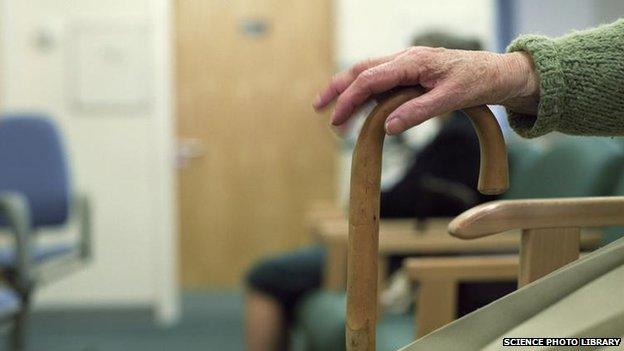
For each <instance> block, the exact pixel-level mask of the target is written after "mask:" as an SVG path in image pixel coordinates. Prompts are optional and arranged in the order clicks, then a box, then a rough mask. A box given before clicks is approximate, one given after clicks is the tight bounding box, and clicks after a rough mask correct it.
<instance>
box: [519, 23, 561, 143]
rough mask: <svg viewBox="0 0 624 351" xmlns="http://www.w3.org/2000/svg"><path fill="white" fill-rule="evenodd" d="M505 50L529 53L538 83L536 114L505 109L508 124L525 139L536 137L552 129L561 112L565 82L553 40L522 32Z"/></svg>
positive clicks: (554, 127)
mask: <svg viewBox="0 0 624 351" xmlns="http://www.w3.org/2000/svg"><path fill="white" fill-rule="evenodd" d="M507 51H508V52H513V51H525V52H527V53H529V54H530V55H531V56H532V58H533V62H534V64H535V69H536V71H537V74H538V76H539V82H540V102H539V106H538V111H537V116H531V115H525V114H518V113H514V112H513V111H509V110H508V111H507V113H508V116H509V117H508V118H509V125H510V126H511V128H512V129H513V130H514V131H515V132H516V133H518V134H520V135H521V136H523V137H525V138H534V137H538V136H540V135H544V134H546V133H549V132H552V131H553V130H556V129H557V126H558V125H559V123H560V121H561V118H562V115H563V112H564V111H563V109H564V107H565V101H564V97H565V89H566V82H565V78H564V74H563V69H562V66H561V62H560V59H559V54H558V51H557V47H556V45H555V42H554V41H553V40H552V39H549V38H547V37H544V36H539V35H525V36H521V37H519V38H518V39H516V40H514V41H513V42H512V43H511V44H510V45H509V47H508V48H507Z"/></svg>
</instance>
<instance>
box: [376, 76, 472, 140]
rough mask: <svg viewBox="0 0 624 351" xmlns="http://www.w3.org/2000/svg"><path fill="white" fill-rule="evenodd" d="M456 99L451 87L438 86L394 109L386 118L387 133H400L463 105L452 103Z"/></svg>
mask: <svg viewBox="0 0 624 351" xmlns="http://www.w3.org/2000/svg"><path fill="white" fill-rule="evenodd" d="M456 100H457V99H454V98H453V97H452V96H451V94H450V90H449V89H446V88H445V87H443V86H440V87H436V88H435V89H433V90H430V91H428V92H427V93H425V94H423V95H421V96H419V97H417V98H415V99H412V100H410V101H408V102H406V103H404V104H403V105H401V106H399V107H398V108H397V109H396V110H394V112H392V113H391V114H390V116H388V119H387V120H386V133H387V134H389V135H394V134H399V133H402V132H404V131H406V130H408V129H409V128H412V127H414V126H417V125H419V124H421V123H422V122H424V121H426V120H428V119H430V118H432V117H435V116H440V115H443V114H446V113H448V112H451V111H454V110H456V109H458V108H460V107H461V106H460V104H457V103H452V102H454V101H456Z"/></svg>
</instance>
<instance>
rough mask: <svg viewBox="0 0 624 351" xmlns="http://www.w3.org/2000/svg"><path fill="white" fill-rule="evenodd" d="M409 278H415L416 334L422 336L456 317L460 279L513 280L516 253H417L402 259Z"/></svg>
mask: <svg viewBox="0 0 624 351" xmlns="http://www.w3.org/2000/svg"><path fill="white" fill-rule="evenodd" d="M403 266H404V267H405V269H406V271H407V274H408V276H409V278H410V279H412V280H415V281H418V283H419V284H420V285H419V290H418V295H417V296H416V300H417V301H418V307H417V308H416V309H415V313H416V319H415V322H416V335H417V337H421V336H424V335H427V334H429V333H430V332H432V331H434V330H436V329H438V328H440V327H442V326H444V325H446V324H448V323H450V322H452V321H454V320H455V319H456V318H457V289H458V284H459V282H461V281H501V280H513V279H515V278H516V277H517V276H518V267H519V259H518V256H517V255H497V256H462V257H419V258H409V259H406V260H405V261H404V262H403Z"/></svg>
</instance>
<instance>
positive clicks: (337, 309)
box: [296, 290, 415, 351]
mask: <svg viewBox="0 0 624 351" xmlns="http://www.w3.org/2000/svg"><path fill="white" fill-rule="evenodd" d="M345 310H346V296H345V294H344V293H341V292H330V291H324V290H320V291H318V292H315V293H312V294H309V295H308V296H306V297H305V298H304V299H303V300H302V301H301V303H299V306H298V308H297V311H296V323H297V326H296V329H298V333H297V334H298V335H299V336H300V337H302V338H303V340H300V344H303V345H304V346H303V347H304V350H306V351H344V350H345V328H344V324H345ZM414 339H415V337H414V314H413V313H405V314H385V315H383V316H382V317H381V318H380V320H379V321H378V323H377V350H378V351H394V350H397V349H398V348H400V347H402V346H405V345H407V344H409V343H410V342H412V341H414Z"/></svg>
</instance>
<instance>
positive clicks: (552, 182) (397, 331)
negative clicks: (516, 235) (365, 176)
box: [296, 136, 624, 351]
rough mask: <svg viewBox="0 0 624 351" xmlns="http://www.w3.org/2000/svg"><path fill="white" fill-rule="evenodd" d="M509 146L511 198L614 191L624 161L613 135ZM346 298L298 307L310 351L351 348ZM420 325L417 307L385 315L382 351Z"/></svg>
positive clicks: (313, 297) (331, 295)
mask: <svg viewBox="0 0 624 351" xmlns="http://www.w3.org/2000/svg"><path fill="white" fill-rule="evenodd" d="M508 150H509V160H510V180H511V181H510V183H511V187H510V189H509V191H508V192H507V193H506V194H504V195H503V198H505V199H522V198H525V199H526V198H536V197H540V198H553V197H564V196H599V195H610V194H611V193H612V191H613V190H612V189H613V188H614V184H615V183H616V182H617V178H618V176H619V175H621V174H622V173H621V169H622V166H623V164H624V149H623V148H622V147H621V143H620V141H619V140H616V141H614V140H611V139H607V138H578V137H563V136H561V137H556V138H554V139H553V140H551V141H550V142H549V143H547V144H545V145H541V144H537V143H536V142H535V141H533V140H518V141H514V142H511V143H509V144H508ZM623 183H624V181H623ZM621 187H622V188H623V189H624V185H621ZM382 240H383V238H382ZM344 299H345V297H344V293H340V292H327V291H323V290H321V291H318V292H314V293H312V294H310V295H309V296H308V297H306V298H304V299H303V301H302V302H301V303H300V305H299V306H298V307H297V314H296V315H297V318H296V320H297V322H296V324H297V326H296V328H297V329H298V333H299V334H300V335H302V338H303V340H304V342H303V344H305V345H306V351H316V350H344V349H345V348H344V335H345V330H344V321H345V301H344ZM401 323H404V324H401ZM414 324H415V318H414V317H413V313H411V312H410V313H408V314H405V315H383V316H382V317H381V318H380V320H379V321H378V327H377V350H379V351H385V350H388V351H389V350H396V349H397V347H396V346H397V344H398V345H405V343H404V341H405V340H414V339H415V335H414ZM398 325H401V327H398ZM401 342H403V343H401Z"/></svg>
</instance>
